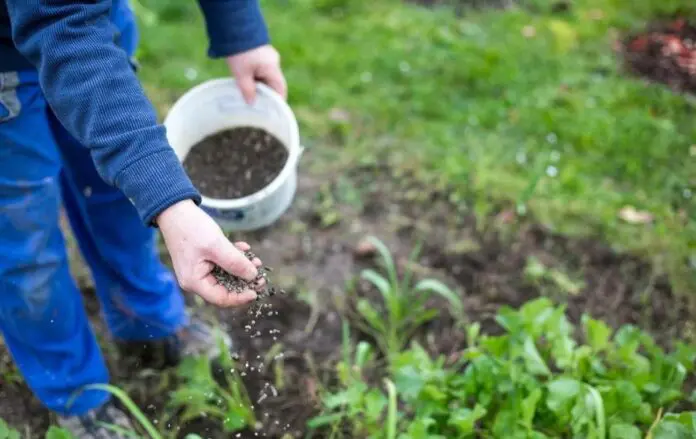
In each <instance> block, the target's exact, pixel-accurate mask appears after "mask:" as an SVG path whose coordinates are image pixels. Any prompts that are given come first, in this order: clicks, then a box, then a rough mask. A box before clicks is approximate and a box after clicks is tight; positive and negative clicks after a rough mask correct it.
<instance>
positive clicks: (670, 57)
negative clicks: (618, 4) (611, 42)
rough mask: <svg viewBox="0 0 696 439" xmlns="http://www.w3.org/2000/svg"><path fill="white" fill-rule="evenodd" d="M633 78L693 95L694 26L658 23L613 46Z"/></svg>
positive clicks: (695, 88) (695, 72) (679, 22)
mask: <svg viewBox="0 0 696 439" xmlns="http://www.w3.org/2000/svg"><path fill="white" fill-rule="evenodd" d="M617 50H618V51H619V52H620V53H622V54H623V58H624V60H625V63H626V66H627V68H628V70H629V71H631V72H632V73H634V74H637V75H640V76H643V77H645V78H647V79H649V80H651V81H655V82H659V83H663V84H666V85H667V86H669V87H670V88H672V89H673V90H675V91H679V92H688V93H692V94H693V93H696V26H694V24H692V23H690V22H688V21H687V20H686V19H684V18H675V19H672V20H667V21H658V22H655V23H652V24H650V25H649V26H648V29H647V30H645V31H642V32H639V33H636V34H632V35H629V36H628V37H626V38H625V39H624V40H623V41H621V42H619V43H618V44H617Z"/></svg>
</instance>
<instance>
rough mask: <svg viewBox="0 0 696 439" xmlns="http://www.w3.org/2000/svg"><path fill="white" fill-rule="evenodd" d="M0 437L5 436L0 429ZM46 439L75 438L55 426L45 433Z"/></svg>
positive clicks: (10, 438)
mask: <svg viewBox="0 0 696 439" xmlns="http://www.w3.org/2000/svg"><path fill="white" fill-rule="evenodd" d="M0 437H2V438H4V437H5V436H3V435H2V431H1V429H0ZM8 439H13V438H12V436H10V437H9V438H8ZM17 439H19V434H17ZM46 439H75V437H74V436H73V435H72V434H71V433H70V432H69V431H67V430H64V429H62V428H59V427H56V426H55V425H52V426H51V427H50V428H49V429H48V431H47V432H46Z"/></svg>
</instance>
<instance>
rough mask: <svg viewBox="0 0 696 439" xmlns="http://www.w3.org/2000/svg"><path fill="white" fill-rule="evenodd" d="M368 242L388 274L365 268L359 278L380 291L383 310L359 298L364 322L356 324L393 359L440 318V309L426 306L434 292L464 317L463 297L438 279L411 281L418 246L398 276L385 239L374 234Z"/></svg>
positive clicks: (459, 317) (358, 305)
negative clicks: (427, 325)
mask: <svg viewBox="0 0 696 439" xmlns="http://www.w3.org/2000/svg"><path fill="white" fill-rule="evenodd" d="M368 242H370V243H371V244H372V245H374V247H375V248H376V250H377V252H378V254H379V256H380V257H381V262H382V265H383V268H384V270H385V271H386V276H384V275H382V274H379V273H378V272H376V271H375V270H372V269H366V270H363V271H362V273H361V275H360V277H361V278H362V279H364V280H366V281H368V282H369V283H371V284H372V285H373V286H374V287H375V288H376V289H377V290H378V291H379V293H380V296H381V298H382V301H383V303H382V306H383V309H381V310H378V309H377V308H375V307H374V306H373V304H372V303H371V302H370V301H369V300H368V299H365V298H360V299H358V301H357V312H358V314H359V315H360V317H361V320H362V322H360V321H358V322H356V324H357V325H358V326H359V327H360V328H361V329H362V330H364V331H365V332H367V333H369V334H371V335H372V336H373V337H374V338H375V340H376V342H377V344H378V346H379V348H380V349H381V350H382V352H383V353H384V354H385V355H386V356H387V359H388V360H389V361H390V362H391V359H392V358H393V356H394V355H396V354H397V353H398V352H399V351H401V349H403V348H404V346H405V345H406V343H408V340H409V339H410V338H411V337H412V336H413V334H414V333H415V331H416V330H417V329H418V328H420V327H421V326H422V325H424V324H425V323H427V322H428V321H430V320H432V319H434V318H436V317H437V315H438V310H436V309H428V308H426V306H425V304H426V302H427V301H428V299H430V298H431V296H432V295H439V296H440V297H442V298H444V299H445V300H447V301H448V303H449V305H450V306H451V309H452V311H453V315H454V316H455V317H456V318H458V319H462V318H463V315H464V306H463V304H462V301H461V298H460V297H459V296H458V295H457V294H456V293H455V292H454V291H452V290H451V289H450V288H449V287H447V285H445V284H444V283H442V282H440V281H438V280H435V279H423V280H420V281H418V282H416V283H412V278H413V269H412V268H411V267H412V266H414V265H415V263H414V261H415V260H416V258H417V256H418V253H419V250H420V248H419V246H416V248H415V249H414V251H413V252H412V253H411V255H410V257H409V261H408V263H407V264H406V267H405V272H404V275H403V276H402V277H399V274H398V272H397V268H396V264H395V263H394V259H393V258H392V255H391V253H390V252H389V250H388V249H387V247H386V246H385V245H384V244H383V243H382V241H380V240H379V239H377V238H375V237H372V236H371V237H369V238H368Z"/></svg>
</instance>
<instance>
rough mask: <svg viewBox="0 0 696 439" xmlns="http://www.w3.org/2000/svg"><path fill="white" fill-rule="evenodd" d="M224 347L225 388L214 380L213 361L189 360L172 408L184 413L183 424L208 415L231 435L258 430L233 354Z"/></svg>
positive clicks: (183, 366)
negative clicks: (216, 420)
mask: <svg viewBox="0 0 696 439" xmlns="http://www.w3.org/2000/svg"><path fill="white" fill-rule="evenodd" d="M220 344H221V352H222V354H221V355H220V357H219V360H220V364H221V368H222V372H223V375H224V385H223V384H220V383H218V381H217V380H216V379H215V377H214V376H213V373H212V370H211V367H210V360H209V359H208V358H205V357H200V358H187V359H185V360H184V361H183V362H182V363H181V364H180V365H179V367H178V369H177V375H178V377H179V378H180V379H181V380H182V382H181V385H180V386H179V387H178V388H177V389H176V390H175V391H174V392H173V393H172V394H171V397H170V400H169V404H168V408H169V409H171V410H172V411H175V412H180V414H179V415H178V417H177V420H178V421H179V422H188V421H190V420H192V419H195V418H198V417H200V416H201V413H205V415H206V416H207V417H213V418H217V419H218V420H219V421H220V423H221V424H222V426H223V428H224V430H225V431H227V432H230V433H231V432H236V431H239V430H242V429H244V428H247V427H251V428H254V427H255V426H256V415H255V414H254V409H253V405H252V403H251V400H250V399H249V395H248V393H247V390H246V387H245V386H244V382H243V381H242V377H241V375H240V374H239V372H238V371H237V370H236V367H235V366H236V364H235V361H234V359H233V358H232V354H231V353H230V352H229V350H228V349H227V348H226V347H225V346H224V345H223V344H222V341H220Z"/></svg>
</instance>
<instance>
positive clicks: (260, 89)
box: [163, 77, 304, 210]
mask: <svg viewBox="0 0 696 439" xmlns="http://www.w3.org/2000/svg"><path fill="white" fill-rule="evenodd" d="M215 87H226V88H229V87H237V81H236V80H235V79H234V78H231V77H229V78H217V79H210V80H207V81H205V82H203V83H201V84H198V85H196V86H195V87H192V88H190V89H189V90H188V91H187V92H186V93H184V94H183V95H182V96H181V97H180V98H179V99H177V101H176V102H175V103H174V105H172V106H171V108H170V109H169V111H168V112H167V116H166V117H165V119H164V123H163V124H164V126H165V127H166V126H167V121H168V120H170V117H171V115H172V114H174V113H176V112H177V111H180V109H181V108H183V107H185V106H186V105H187V104H188V102H189V101H191V100H192V99H194V98H195V97H196V95H198V94H200V93H202V92H204V91H206V90H208V89H210V88H215ZM256 93H257V97H258V96H259V95H263V96H264V97H266V98H269V99H270V100H271V101H272V102H273V104H274V105H275V106H276V108H278V109H279V110H280V112H281V114H283V116H284V117H285V119H286V120H287V122H288V125H289V129H290V136H289V138H290V141H289V142H288V144H286V142H283V141H281V142H280V143H281V144H282V145H283V146H284V147H285V148H286V149H287V150H288V158H287V160H286V161H285V164H284V165H283V169H281V171H280V172H279V173H278V175H276V177H275V178H274V179H273V180H272V181H271V182H270V183H269V184H268V185H266V186H265V187H264V188H262V189H260V190H258V191H256V192H254V193H253V194H250V195H247V196H245V197H242V198H234V199H225V198H210V197H206V196H205V195H203V194H201V204H202V205H203V206H205V207H208V208H211V209H217V210H233V209H245V208H248V207H249V206H252V205H255V204H258V203H259V202H261V201H263V200H264V199H266V198H267V197H268V196H269V195H270V194H272V193H273V192H275V191H276V190H277V189H278V188H279V187H280V186H282V185H284V184H286V182H287V181H288V179H289V177H290V175H291V174H292V173H295V172H296V168H297V164H298V162H299V159H300V156H301V155H302V153H303V151H304V147H302V146H301V145H300V134H299V126H298V123H297V118H296V117H295V114H294V112H293V111H292V109H291V108H290V106H289V105H288V103H287V102H286V101H285V99H283V98H282V96H280V94H278V93H277V92H276V91H275V90H273V89H272V88H270V87H269V86H267V85H266V84H264V83H262V82H256ZM278 140H280V139H278ZM182 162H183V160H182Z"/></svg>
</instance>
